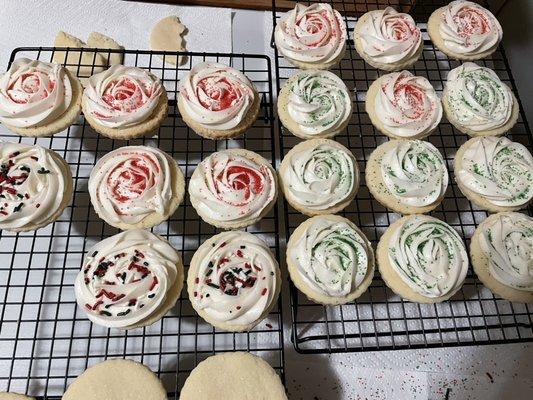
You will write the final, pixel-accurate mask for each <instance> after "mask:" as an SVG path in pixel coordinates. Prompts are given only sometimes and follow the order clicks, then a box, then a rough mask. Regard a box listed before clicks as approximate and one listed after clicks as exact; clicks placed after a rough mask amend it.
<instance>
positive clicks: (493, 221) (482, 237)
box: [470, 212, 533, 303]
mask: <svg viewBox="0 0 533 400" xmlns="http://www.w3.org/2000/svg"><path fill="white" fill-rule="evenodd" d="M470 258H471V259H472V266H473V267H474V271H475V273H476V275H477V276H478V278H479V280H480V281H481V282H483V284H484V285H485V286H486V287H488V288H489V289H490V290H491V291H492V292H493V293H495V294H497V295H498V296H501V297H503V298H504V299H507V300H510V301H516V302H520V303H533V218H531V217H529V216H527V215H525V214H521V213H517V212H502V213H497V214H493V215H490V216H489V217H488V218H487V219H485V220H484V221H483V222H482V223H481V224H480V225H479V226H478V227H477V229H476V231H475V232H474V235H473V236H472V240H471V241H470Z"/></svg>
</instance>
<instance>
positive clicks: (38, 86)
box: [0, 58, 83, 136]
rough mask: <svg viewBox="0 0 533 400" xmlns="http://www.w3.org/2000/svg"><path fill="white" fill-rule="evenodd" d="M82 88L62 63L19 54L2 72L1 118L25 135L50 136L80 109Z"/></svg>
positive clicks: (0, 80)
mask: <svg viewBox="0 0 533 400" xmlns="http://www.w3.org/2000/svg"><path fill="white" fill-rule="evenodd" d="M82 92H83V88H82V86H81V83H80V81H79V79H78V78H76V77H75V76H74V75H72V73H71V72H70V71H68V70H67V69H66V68H64V67H63V66H62V65H61V64H54V63H47V62H43V61H37V60H30V59H27V58H19V59H17V60H15V61H14V62H13V64H11V67H10V68H9V69H8V70H7V71H6V72H5V73H4V74H2V75H1V76H0V122H1V123H2V124H3V125H4V126H5V127H6V128H8V129H9V130H11V131H13V132H15V133H18V134H19V135H22V136H49V135H53V134H55V133H58V132H61V131H62V130H64V129H66V128H68V127H69V126H70V125H72V124H73V123H74V122H76V120H77V119H78V116H79V115H80V113H81V98H82Z"/></svg>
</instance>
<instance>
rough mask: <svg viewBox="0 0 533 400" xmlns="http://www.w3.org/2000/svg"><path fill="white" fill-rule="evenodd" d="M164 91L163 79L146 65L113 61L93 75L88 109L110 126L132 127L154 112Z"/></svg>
mask: <svg viewBox="0 0 533 400" xmlns="http://www.w3.org/2000/svg"><path fill="white" fill-rule="evenodd" d="M162 92H163V86H162V85H161V81H160V80H159V78H157V77H156V76H155V75H153V74H151V73H150V72H148V71H145V70H144V69H142V68H137V67H127V66H125V65H119V64H117V65H113V66H112V67H111V68H109V69H108V70H106V71H103V72H100V73H98V74H94V75H92V76H91V77H90V78H89V81H88V83H87V87H86V88H85V91H84V92H83V97H84V101H85V105H86V110H88V112H89V113H90V114H91V116H92V117H93V118H95V119H96V120H97V121H98V123H99V124H101V125H103V126H106V127H108V128H124V127H131V126H135V125H138V124H141V123H142V122H144V121H146V120H147V119H149V118H150V116H151V115H152V114H153V112H154V110H155V109H156V107H157V104H158V102H159V97H160V96H161V93H162Z"/></svg>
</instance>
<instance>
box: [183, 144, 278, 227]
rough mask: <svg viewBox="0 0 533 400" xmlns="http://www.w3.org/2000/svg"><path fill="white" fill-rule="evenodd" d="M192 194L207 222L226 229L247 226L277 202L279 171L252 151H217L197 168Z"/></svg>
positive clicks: (194, 205) (193, 204) (193, 176)
mask: <svg viewBox="0 0 533 400" xmlns="http://www.w3.org/2000/svg"><path fill="white" fill-rule="evenodd" d="M189 197H190V199H191V204H192V206H193V207H194V208H195V209H196V212H197V213H198V215H199V216H200V217H201V218H202V219H203V220H204V221H206V222H207V223H209V224H211V225H214V226H216V227H218V228H224V229H238V228H244V227H246V226H249V225H252V224H254V223H255V222H257V221H259V220H260V219H261V218H263V217H264V216H265V215H266V214H267V213H268V212H269V211H270V210H271V209H272V207H273V206H274V204H275V203H276V199H277V197H278V185H277V176H276V171H275V170H274V168H272V166H271V165H270V163H269V162H268V161H267V160H265V159H264V158H263V157H261V156H260V155H259V154H256V153H254V152H253V151H249V150H245V149H228V150H222V151H218V152H216V153H213V154H211V155H210V156H209V157H207V158H205V159H204V160H203V161H202V162H201V163H200V164H198V166H197V167H196V169H195V170H194V172H193V174H192V177H191V180H190V182H189Z"/></svg>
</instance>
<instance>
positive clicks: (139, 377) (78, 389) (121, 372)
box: [62, 359, 167, 400]
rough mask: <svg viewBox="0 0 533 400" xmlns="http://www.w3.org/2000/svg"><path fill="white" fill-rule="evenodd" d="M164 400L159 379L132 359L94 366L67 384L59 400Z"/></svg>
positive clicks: (165, 395) (165, 397)
mask: <svg viewBox="0 0 533 400" xmlns="http://www.w3.org/2000/svg"><path fill="white" fill-rule="evenodd" d="M104 399H105V400H125V399H128V400H167V393H166V390H165V388H164V387H163V384H162V383H161V381H160V380H159V378H158V377H157V376H156V375H155V374H154V373H153V372H152V371H150V369H149V368H148V367H146V366H145V365H143V364H140V363H138V362H135V361H132V360H123V359H114V360H107V361H104V362H101V363H99V364H96V365H93V366H92V367H90V368H89V369H87V370H86V371H85V372H84V373H82V374H81V375H80V376H78V377H77V378H76V379H75V380H74V382H72V383H71V384H70V386H69V387H68V389H67V391H66V392H65V394H64V395H63V397H62V400H104Z"/></svg>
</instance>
